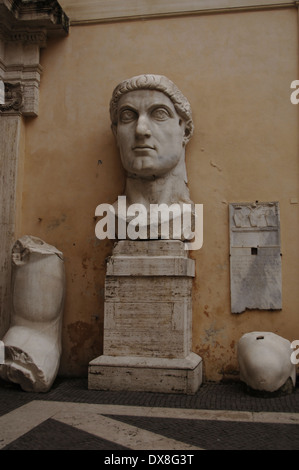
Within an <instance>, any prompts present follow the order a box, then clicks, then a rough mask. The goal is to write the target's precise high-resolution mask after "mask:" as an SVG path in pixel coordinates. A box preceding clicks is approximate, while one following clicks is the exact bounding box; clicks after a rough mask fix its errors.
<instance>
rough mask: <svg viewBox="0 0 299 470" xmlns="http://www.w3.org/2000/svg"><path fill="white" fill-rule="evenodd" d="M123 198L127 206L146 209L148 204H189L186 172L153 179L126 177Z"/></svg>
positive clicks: (175, 172)
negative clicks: (125, 199) (136, 205)
mask: <svg viewBox="0 0 299 470" xmlns="http://www.w3.org/2000/svg"><path fill="white" fill-rule="evenodd" d="M125 196H126V197H127V205H128V206H129V205H131V204H133V203H138V204H143V205H144V206H145V207H146V208H147V209H148V208H149V205H150V204H162V203H164V204H167V205H170V204H173V203H180V202H181V203H183V202H184V203H190V202H191V201H190V197H189V189H188V186H187V183H186V172H185V171H184V174H182V173H181V172H177V171H174V172H172V173H168V174H166V175H164V176H161V177H159V178H155V179H143V178H136V177H133V176H129V175H128V176H127V179H126V188H125Z"/></svg>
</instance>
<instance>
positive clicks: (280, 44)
mask: <svg viewBox="0 0 299 470" xmlns="http://www.w3.org/2000/svg"><path fill="white" fill-rule="evenodd" d="M297 15H298V13H297V9H296V8H282V9H273V10H265V11H262V10H261V11H244V12H232V13H230V12H226V13H222V14H205V15H186V16H181V17H180V16H177V17H166V18H161V19H158V18H154V19H143V20H141V19H140V20H135V21H129V20H128V21H119V22H118V21H114V22H108V23H98V24H85V25H73V26H71V28H70V34H69V36H68V37H67V38H65V39H59V40H58V39H49V40H48V44H47V48H46V49H43V50H42V56H41V65H42V67H43V71H44V73H43V76H42V80H41V87H40V110H39V116H38V118H32V119H29V120H28V119H27V122H26V144H25V158H24V170H23V173H24V177H23V181H22V192H21V194H20V195H19V207H21V210H19V211H18V214H19V220H18V225H17V226H18V230H19V233H18V236H22V235H24V234H28V235H34V236H37V237H40V238H42V239H44V240H45V241H46V242H47V243H49V244H52V245H54V246H56V247H57V248H58V249H59V250H61V251H63V253H64V255H65V267H66V281H67V289H66V290H67V296H66V305H65V312H64V322H63V355H62V362H61V367H60V374H62V375H86V374H87V366H88V362H89V361H90V360H92V359H93V358H95V357H97V356H99V355H100V354H101V352H102V346H103V345H102V339H103V307H104V297H103V296H104V276H105V266H106V258H107V257H108V256H109V255H111V251H112V246H113V242H112V241H110V240H104V241H99V240H97V239H96V237H95V223H96V222H95V218H94V216H95V208H96V206H97V205H98V204H101V203H111V204H112V203H113V202H114V201H115V200H116V198H117V196H118V195H119V194H121V193H122V190H123V186H124V173H123V170H122V167H121V164H120V159H119V156H118V151H117V148H116V145H115V142H114V138H113V135H112V132H111V130H110V121H109V112H108V108H109V100H110V97H111V93H112V91H113V89H114V87H115V86H116V85H117V84H118V83H119V82H120V81H121V80H123V79H125V78H128V77H131V76H133V75H138V74H141V73H156V74H163V75H166V76H167V77H169V78H170V79H171V80H173V81H174V82H175V83H176V84H177V86H178V87H179V88H180V89H181V91H182V92H183V93H184V94H185V95H186V96H187V97H188V99H189V101H190V103H191V105H192V109H193V118H194V124H195V133H194V136H193V137H192V139H191V141H190V143H189V144H188V146H187V152H186V162H187V171H188V176H189V188H190V193H191V197H192V199H193V201H194V202H195V203H198V204H203V207H204V243H203V247H202V248H201V249H200V250H198V251H192V252H191V253H190V255H191V257H192V258H193V259H195V260H196V278H195V280H194V284H193V299H192V301H193V351H194V352H196V353H198V354H199V355H201V356H202V358H203V364H204V378H205V380H221V379H223V378H229V377H235V376H237V375H236V374H237V373H238V363H237V356H236V345H237V341H238V339H239V338H240V337H241V336H242V335H243V334H244V333H246V332H249V331H254V330H258V331H272V332H274V333H277V334H279V335H281V336H283V337H285V338H287V339H289V340H290V341H293V340H295V339H299V319H298V315H299V298H298V279H299V262H298V260H299V246H298V245H299V244H298V233H299V216H298V212H299V204H298V201H299V161H298V109H299V106H295V105H293V104H292V103H291V101H290V94H291V89H290V84H291V82H292V81H293V80H295V79H299V74H298V17H297ZM256 200H257V201H278V202H279V204H280V216H281V247H282V295H283V308H282V310H280V311H258V310H252V311H246V312H244V313H242V314H232V313H231V311H230V278H229V262H230V260H229V245H230V243H229V214H228V205H229V203H234V202H247V201H249V202H251V201H256Z"/></svg>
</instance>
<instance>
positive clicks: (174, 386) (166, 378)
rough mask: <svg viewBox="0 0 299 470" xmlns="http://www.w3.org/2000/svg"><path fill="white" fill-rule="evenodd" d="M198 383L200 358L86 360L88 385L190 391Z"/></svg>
mask: <svg viewBox="0 0 299 470" xmlns="http://www.w3.org/2000/svg"><path fill="white" fill-rule="evenodd" d="M201 383H202V359H201V357H200V356H198V355H197V354H194V353H191V354H189V355H188V356H187V357H186V358H182V359H167V358H151V357H134V356H104V355H103V356H99V357H97V358H96V359H93V360H92V361H91V362H90V363H89V367H88V389H89V390H113V391H122V390H123V391H140V392H141V391H142V392H157V393H184V394H190V395H192V394H194V393H196V392H197V390H198V389H199V387H200V385H201Z"/></svg>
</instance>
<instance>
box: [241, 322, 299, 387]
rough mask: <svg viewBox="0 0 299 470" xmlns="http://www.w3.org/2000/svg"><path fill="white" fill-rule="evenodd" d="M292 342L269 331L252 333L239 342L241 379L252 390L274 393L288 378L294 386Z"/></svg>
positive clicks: (245, 335) (294, 367) (294, 369)
mask: <svg viewBox="0 0 299 470" xmlns="http://www.w3.org/2000/svg"><path fill="white" fill-rule="evenodd" d="M291 352H292V349H291V343H290V341H288V340H287V339H285V338H282V337H281V336H279V335H276V334H275V333H271V332H264V331H253V332H250V333H246V334H244V335H243V336H242V337H241V338H240V340H239V342H238V353H237V354H238V361H239V366H240V379H241V380H242V381H243V382H245V383H246V384H247V385H248V386H249V387H251V388H252V389H253V390H260V391H265V392H275V391H277V390H279V389H280V388H281V387H282V386H283V385H284V384H285V383H286V382H287V380H288V379H289V378H291V380H292V383H293V385H294V386H295V383H296V366H295V365H294V364H292V362H291Z"/></svg>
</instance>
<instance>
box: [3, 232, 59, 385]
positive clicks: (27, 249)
mask: <svg viewBox="0 0 299 470" xmlns="http://www.w3.org/2000/svg"><path fill="white" fill-rule="evenodd" d="M64 295H65V274H64V261H63V254H62V253H61V252H60V251H59V250H57V249H56V248H55V247H53V246H51V245H48V244H47V243H45V242H44V241H42V240H41V239H39V238H37V237H32V236H24V237H22V238H20V239H19V240H18V241H17V242H16V243H15V244H14V247H13V250H12V303H11V305H12V313H11V324H10V327H9V329H8V331H7V332H6V334H5V335H4V337H3V339H2V340H3V342H4V345H5V363H4V364H2V365H0V377H1V378H2V379H4V380H7V381H11V382H15V383H18V384H20V386H21V388H22V389H23V390H25V391H35V392H46V391H48V390H49V389H50V387H51V385H52V384H53V381H54V380H55V377H56V375H57V372H58V368H59V363H60V356H61V324H62V312H63V306H64Z"/></svg>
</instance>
